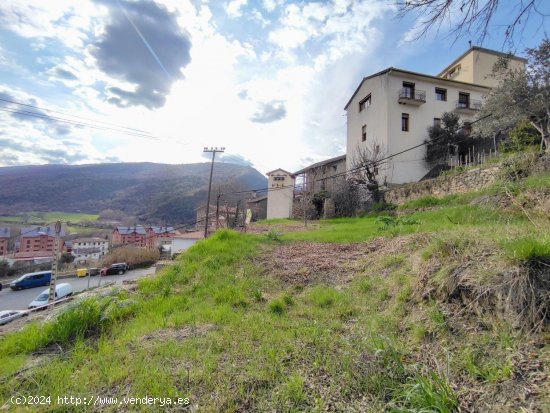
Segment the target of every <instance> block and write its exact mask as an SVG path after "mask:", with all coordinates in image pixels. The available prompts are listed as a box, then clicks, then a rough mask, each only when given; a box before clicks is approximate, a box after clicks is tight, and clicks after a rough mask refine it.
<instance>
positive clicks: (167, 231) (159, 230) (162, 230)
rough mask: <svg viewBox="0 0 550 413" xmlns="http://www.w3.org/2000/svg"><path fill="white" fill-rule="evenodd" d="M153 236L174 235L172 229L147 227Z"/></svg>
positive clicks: (174, 231)
mask: <svg viewBox="0 0 550 413" xmlns="http://www.w3.org/2000/svg"><path fill="white" fill-rule="evenodd" d="M149 228H151V230H153V232H154V233H155V234H175V233H176V230H175V229H174V227H149Z"/></svg>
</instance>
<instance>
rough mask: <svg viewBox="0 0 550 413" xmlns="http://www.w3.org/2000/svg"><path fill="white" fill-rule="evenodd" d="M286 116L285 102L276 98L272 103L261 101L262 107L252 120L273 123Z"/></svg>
mask: <svg viewBox="0 0 550 413" xmlns="http://www.w3.org/2000/svg"><path fill="white" fill-rule="evenodd" d="M285 116H286V108H285V104H284V102H281V101H279V100H276V101H273V102H271V103H260V108H259V109H258V111H256V113H254V114H253V115H252V116H251V117H250V120H251V121H252V122H256V123H271V122H276V121H278V120H281V119H283V118H284V117H285Z"/></svg>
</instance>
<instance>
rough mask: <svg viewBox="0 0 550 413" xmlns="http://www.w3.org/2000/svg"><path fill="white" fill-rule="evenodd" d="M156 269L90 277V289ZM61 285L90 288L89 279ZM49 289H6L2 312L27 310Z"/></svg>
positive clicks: (69, 280) (0, 300) (1, 294)
mask: <svg viewBox="0 0 550 413" xmlns="http://www.w3.org/2000/svg"><path fill="white" fill-rule="evenodd" d="M154 272H155V268H154V267H151V268H146V269H139V270H132V271H128V272H127V273H126V274H122V275H108V276H106V277H99V276H95V277H90V287H96V286H97V284H98V282H99V280H100V279H101V284H104V283H106V282H112V281H115V282H116V283H117V284H120V283H122V281H123V280H132V279H134V278H140V277H144V276H146V275H151V274H154ZM58 282H59V283H69V284H71V285H72V286H73V290H74V291H75V292H77V291H82V290H85V289H86V288H87V287H88V277H74V278H64V279H62V280H59V281H58ZM46 288H47V287H35V288H28V289H26V290H20V291H12V290H11V288H8V287H4V288H3V289H2V291H0V311H2V310H26V309H27V306H28V305H29V303H30V302H31V301H32V300H34V299H35V298H36V296H37V295H38V294H40V293H41V292H42V291H44V290H45V289H46Z"/></svg>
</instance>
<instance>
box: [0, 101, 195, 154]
mask: <svg viewBox="0 0 550 413" xmlns="http://www.w3.org/2000/svg"><path fill="white" fill-rule="evenodd" d="M0 111H3V112H8V113H13V114H16V115H24V116H32V117H36V118H40V119H45V120H50V121H52V120H53V121H56V122H60V123H67V124H70V125H75V126H83V127H87V128H91V129H97V130H104V131H114V132H118V133H122V134H125V135H129V136H135V137H138V138H144V139H150V140H154V141H161V140H164V141H171V142H173V143H178V144H184V145H186V144H187V143H182V142H178V141H177V140H175V139H169V138H161V137H158V136H155V135H151V134H149V133H139V132H132V131H131V130H130V129H131V128H126V127H123V128H125V129H128V130H123V129H116V128H111V127H108V126H99V125H93V124H90V123H86V122H80V121H75V120H70V119H65V118H60V117H57V116H50V115H47V114H42V113H36V112H30V111H25V110H20V109H13V108H8V107H6V106H0Z"/></svg>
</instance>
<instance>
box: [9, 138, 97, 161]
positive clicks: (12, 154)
mask: <svg viewBox="0 0 550 413" xmlns="http://www.w3.org/2000/svg"><path fill="white" fill-rule="evenodd" d="M0 147H2V150H1V151H0V164H4V165H16V164H29V163H31V162H32V163H54V164H72V163H77V162H82V161H86V160H89V159H90V157H89V156H88V155H87V154H86V153H85V152H79V151H77V150H67V148H64V147H59V148H45V147H40V146H38V145H31V144H27V143H23V142H21V141H19V140H16V139H11V138H0ZM29 154H32V155H33V160H32V161H29V157H28V155H29Z"/></svg>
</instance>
